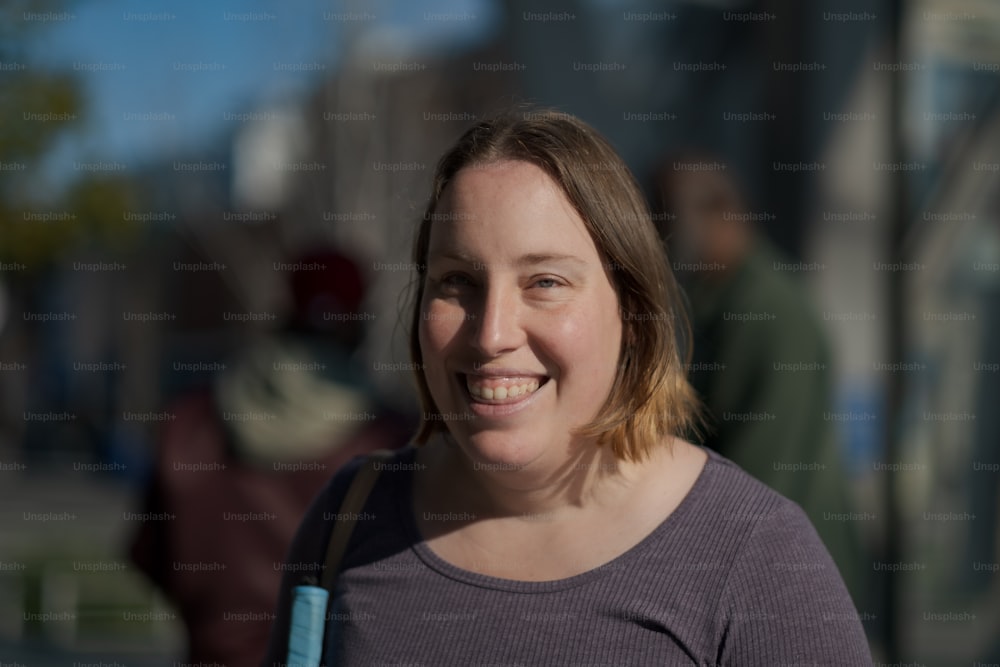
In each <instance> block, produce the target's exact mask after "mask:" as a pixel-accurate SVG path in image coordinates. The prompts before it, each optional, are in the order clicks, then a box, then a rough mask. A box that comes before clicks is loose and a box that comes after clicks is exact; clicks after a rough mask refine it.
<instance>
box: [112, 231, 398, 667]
mask: <svg viewBox="0 0 1000 667" xmlns="http://www.w3.org/2000/svg"><path fill="white" fill-rule="evenodd" d="M295 266H296V267H301V268H302V269H303V270H294V271H292V272H291V274H290V275H291V288H292V289H291V291H292V295H293V298H294V306H295V308H294V314H293V316H292V318H291V321H290V323H289V325H288V326H286V327H285V328H284V329H282V330H281V331H279V332H277V333H276V334H273V335H269V336H267V337H265V338H264V339H263V340H261V341H258V342H256V343H253V344H251V345H249V346H248V347H247V348H246V349H245V350H243V351H242V352H241V353H239V354H238V355H237V356H236V357H235V358H234V359H233V360H231V361H228V362H227V363H226V365H225V368H224V369H223V370H221V371H220V372H219V373H217V374H216V375H215V376H214V377H213V379H212V382H211V385H210V387H209V388H207V389H206V390H203V391H198V392H194V393H191V394H189V395H186V396H182V397H181V398H180V399H178V400H177V401H176V402H175V403H174V404H172V405H171V406H170V408H169V411H170V412H171V413H173V414H174V415H176V417H175V418H174V419H172V420H171V421H169V422H166V424H165V426H164V428H163V430H162V431H161V433H160V440H159V442H158V447H157V451H156V455H155V456H156V459H155V462H154V470H153V473H152V479H151V481H150V485H149V487H148V495H147V498H146V507H145V512H146V513H147V514H146V517H147V519H146V521H145V522H144V523H143V524H142V526H141V528H140V530H139V533H138V534H137V536H136V538H135V541H134V543H133V544H132V549H131V556H132V559H133V560H134V561H135V562H136V563H137V564H138V565H139V567H140V568H141V569H142V570H143V571H145V572H146V573H147V575H148V576H149V577H150V578H151V579H152V580H153V581H154V582H155V583H156V584H157V585H158V586H159V587H160V588H161V589H162V590H163V591H164V592H165V593H166V594H167V596H168V597H169V598H170V600H171V601H172V602H173V604H174V605H175V606H176V607H177V609H178V610H179V612H180V614H181V616H182V618H183V621H184V623H185V626H186V628H187V635H188V640H189V652H188V659H189V660H190V661H191V662H192V663H196V664H222V665H234V666H235V665H250V664H255V663H257V662H258V661H259V660H260V659H261V657H262V656H263V654H264V650H265V645H266V641H267V635H268V628H269V627H270V624H271V619H272V612H273V610H274V607H275V601H276V600H277V594H278V586H279V583H280V581H281V576H282V574H283V572H284V571H285V570H286V569H289V568H292V567H294V563H285V556H286V552H287V550H288V547H289V545H290V544H291V540H292V537H293V535H294V533H295V529H296V527H297V526H298V524H299V522H300V521H301V519H302V516H303V514H304V513H305V510H306V508H307V507H308V505H309V503H310V501H311V500H312V499H313V497H314V496H315V495H316V493H317V492H318V491H319V489H320V488H321V487H322V486H323V485H324V484H325V483H326V482H327V480H329V478H330V475H331V474H332V473H333V471H335V470H336V469H337V468H339V467H340V466H341V465H342V464H343V463H345V462H346V461H348V460H350V459H351V458H352V457H354V456H356V455H358V454H364V453H366V452H369V451H371V450H374V449H379V448H395V447H398V446H400V445H403V444H405V442H406V437H407V435H408V434H409V433H410V432H411V430H412V429H409V428H406V426H408V424H404V423H402V422H403V421H404V420H403V419H401V418H400V416H399V415H398V414H392V413H391V411H388V410H387V409H385V408H384V407H383V406H380V405H378V404H377V402H376V401H374V400H373V398H372V393H371V392H369V391H367V390H366V389H365V388H364V376H363V373H362V372H361V369H360V368H358V367H357V366H356V365H355V360H354V357H355V353H356V351H357V349H358V347H359V345H360V343H361V342H362V340H363V336H364V325H363V322H364V320H365V317H364V315H363V314H362V313H360V307H361V304H362V301H363V299H364V295H365V284H364V277H363V276H362V274H361V271H360V270H359V269H358V266H357V264H356V263H355V262H354V261H352V260H351V259H349V258H348V257H345V256H344V255H342V254H340V253H338V252H335V251H332V250H321V251H316V252H313V253H310V254H308V255H305V256H303V257H301V258H299V260H298V262H297V263H296V265H295Z"/></svg>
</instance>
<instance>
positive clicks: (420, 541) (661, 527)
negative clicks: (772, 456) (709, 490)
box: [393, 445, 726, 593]
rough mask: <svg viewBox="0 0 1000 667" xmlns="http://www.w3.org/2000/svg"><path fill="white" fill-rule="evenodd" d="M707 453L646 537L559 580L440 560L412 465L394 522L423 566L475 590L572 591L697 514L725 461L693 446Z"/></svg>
mask: <svg viewBox="0 0 1000 667" xmlns="http://www.w3.org/2000/svg"><path fill="white" fill-rule="evenodd" d="M696 446H697V447H698V448H699V449H701V450H702V451H704V452H705V453H706V454H707V458H706V460H705V462H704V463H703V464H702V468H701V470H700V471H699V472H698V476H697V477H696V478H695V481H694V484H692V485H691V488H690V489H688V492H687V493H686V494H685V495H684V498H682V499H681V501H680V503H678V505H677V507H675V508H674V510H673V511H672V512H671V513H670V515H669V516H667V517H666V518H665V519H664V520H663V521H661V522H660V523H659V524H657V525H656V527H655V528H653V530H651V531H650V532H649V533H648V534H647V535H646V536H644V537H643V538H642V539H641V540H639V541H638V542H637V543H636V544H634V545H632V546H631V547H630V548H629V549H627V550H626V551H624V552H622V553H621V554H619V555H617V556H615V557H614V558H612V559H611V560H610V561H608V562H606V563H603V564H601V565H598V566H597V567H595V568H592V569H590V570H587V571H586V572H581V573H579V574H574V575H572V576H569V577H564V578H562V579H552V580H548V581H524V580H520V579H506V578H503V577H494V576H490V575H486V574H481V573H479V572H474V571H472V570H466V569H465V568H461V567H458V566H457V565H454V564H452V563H450V562H448V561H447V560H445V559H444V558H442V557H440V556H438V555H437V554H436V553H435V552H434V550H433V549H431V548H430V546H429V545H428V544H427V542H426V541H425V540H424V538H423V536H422V535H421V534H420V529H419V527H418V526H417V521H416V516H415V514H414V507H413V501H412V499H413V466H409V465H408V466H406V467H405V469H406V474H405V475H404V477H403V479H402V480H401V482H402V483H400V484H394V485H393V494H394V495H395V498H394V501H395V502H394V505H395V509H396V517H397V521H398V523H399V525H400V527H401V528H402V530H403V531H404V534H405V535H406V538H407V541H408V543H409V545H410V549H411V550H412V551H413V553H414V554H415V555H416V556H417V558H419V559H420V560H421V561H422V562H423V563H424V565H426V566H427V567H428V568H429V569H431V570H433V571H434V572H436V573H437V574H440V575H441V576H444V577H446V578H448V579H451V580H453V581H457V582H460V583H463V584H466V585H469V586H475V587H477V588H486V589H491V590H497V591H506V592H511V593H551V592H555V591H562V590H566V589H569V588H575V587H577V586H582V585H585V584H587V583H590V582H592V581H594V580H595V579H599V578H602V577H605V576H611V575H613V574H614V573H615V572H619V571H625V570H629V569H631V568H630V566H629V562H630V561H632V560H635V559H637V558H640V557H641V556H642V555H643V554H644V553H646V552H648V551H649V549H650V547H651V546H652V545H653V544H655V543H657V542H659V541H660V540H661V539H663V538H664V533H667V532H668V531H675V532H676V531H677V526H676V525H675V524H681V523H682V522H683V521H684V520H685V519H686V518H687V517H688V516H690V515H691V514H693V513H696V512H697V506H698V503H699V502H701V501H702V500H703V496H704V493H705V491H704V490H705V488H706V486H708V485H710V484H711V480H710V479H709V478H710V477H711V475H713V474H715V473H714V471H715V470H716V469H717V468H718V466H719V465H720V464H724V463H726V461H725V459H723V458H721V457H720V456H719V455H718V454H716V453H715V452H713V451H712V450H710V449H707V448H705V447H701V446H698V445H696ZM401 455H402V456H401V458H403V457H405V458H404V459H403V462H405V463H413V460H414V457H415V455H416V449H415V448H414V447H412V446H410V447H407V448H405V449H404V450H403V451H402V452H401Z"/></svg>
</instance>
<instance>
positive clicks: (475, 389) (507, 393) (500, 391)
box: [466, 376, 541, 401]
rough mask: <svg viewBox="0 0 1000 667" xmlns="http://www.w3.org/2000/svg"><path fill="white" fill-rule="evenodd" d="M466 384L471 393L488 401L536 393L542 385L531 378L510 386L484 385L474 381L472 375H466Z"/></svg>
mask: <svg viewBox="0 0 1000 667" xmlns="http://www.w3.org/2000/svg"><path fill="white" fill-rule="evenodd" d="M466 386H467V387H468V388H469V393H470V394H472V395H473V396H475V397H477V398H484V399H486V400H488V401H489V400H498V401H503V400H507V399H510V398H518V397H520V396H527V395H528V394H531V393H534V392H535V391H536V390H537V389H538V387H539V386H541V383H540V382H539V381H538V380H530V381H528V382H525V383H523V384H515V385H511V386H509V387H506V386H499V387H484V386H482V385H480V384H478V383H474V382H473V381H472V378H471V377H469V376H466Z"/></svg>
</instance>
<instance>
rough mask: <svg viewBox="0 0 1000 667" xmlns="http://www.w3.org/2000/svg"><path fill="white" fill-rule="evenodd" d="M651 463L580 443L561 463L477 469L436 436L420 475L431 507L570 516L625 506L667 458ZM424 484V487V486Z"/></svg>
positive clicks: (483, 514)
mask: <svg viewBox="0 0 1000 667" xmlns="http://www.w3.org/2000/svg"><path fill="white" fill-rule="evenodd" d="M661 450H662V451H656V452H653V453H652V454H651V455H650V460H647V461H643V462H631V461H623V460H620V459H618V458H617V457H616V456H615V455H614V453H613V452H612V451H611V449H610V448H609V447H606V446H602V447H598V446H596V445H595V444H593V443H579V444H577V445H574V446H573V447H572V453H571V454H570V455H569V456H564V457H560V460H559V461H551V460H546V459H544V458H541V459H539V460H536V461H534V462H532V463H530V464H528V465H525V466H522V467H519V468H517V469H505V467H504V466H495V467H493V468H491V467H489V466H484V465H481V464H480V465H476V464H474V463H473V460H472V459H471V458H470V457H469V456H468V455H467V454H465V452H464V451H463V450H462V448H461V447H460V446H459V445H458V444H456V443H454V442H453V441H449V440H446V439H445V438H444V437H440V436H438V437H435V438H433V439H432V440H431V441H429V442H428V443H427V445H425V446H424V447H423V448H421V449H420V450H418V452H417V462H419V463H422V464H424V465H426V466H427V467H426V468H424V471H425V472H424V473H423V474H419V475H418V497H420V498H421V500H422V502H421V504H422V505H423V506H424V507H425V508H426V509H431V510H433V511H437V512H444V511H447V512H465V513H469V514H474V515H476V516H477V517H480V518H498V519H499V518H517V517H521V518H526V519H537V518H539V517H548V516H555V515H556V514H559V515H560V516H568V515H572V514H578V513H586V512H589V511H592V510H600V509H601V508H603V507H610V508H614V507H620V506H621V504H622V501H623V499H624V498H626V497H628V495H629V494H630V493H631V492H632V491H633V490H634V489H635V487H636V486H637V485H639V484H640V483H641V482H642V481H643V479H644V476H645V474H646V473H648V471H649V469H650V468H651V467H655V468H658V467H659V466H650V465H648V464H649V463H653V462H656V460H657V459H659V458H660V457H662V456H668V457H669V456H671V452H670V451H669V450H667V448H666V447H664V448H661ZM421 482H422V483H421Z"/></svg>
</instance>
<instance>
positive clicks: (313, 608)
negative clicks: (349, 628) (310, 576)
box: [287, 586, 330, 667]
mask: <svg viewBox="0 0 1000 667" xmlns="http://www.w3.org/2000/svg"><path fill="white" fill-rule="evenodd" d="M329 597H330V594H329V593H328V592H327V590H326V589H325V588H320V587H319V586H296V587H295V588H293V589H292V623H291V628H290V631H289V634H288V660H287V662H288V667H319V660H320V657H321V656H322V655H323V629H324V624H325V621H326V603H327V599H328V598H329Z"/></svg>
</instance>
